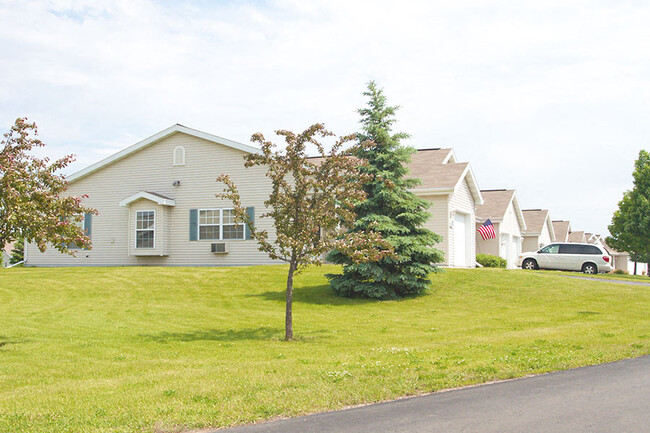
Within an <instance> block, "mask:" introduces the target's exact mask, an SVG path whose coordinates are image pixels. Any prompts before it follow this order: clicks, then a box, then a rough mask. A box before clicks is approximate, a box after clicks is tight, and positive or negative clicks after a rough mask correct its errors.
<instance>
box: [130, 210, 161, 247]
mask: <svg viewBox="0 0 650 433" xmlns="http://www.w3.org/2000/svg"><path fill="white" fill-rule="evenodd" d="M139 212H153V228H152V229H138V213H139ZM156 223H157V217H156V210H155V209H138V210H136V211H135V221H134V226H133V229H134V233H135V238H134V239H133V247H134V248H135V249H136V250H153V249H156V238H157V236H156ZM138 230H139V231H152V232H153V247H151V248H149V247H147V248H143V247H138Z"/></svg>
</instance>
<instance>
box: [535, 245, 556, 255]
mask: <svg viewBox="0 0 650 433" xmlns="http://www.w3.org/2000/svg"><path fill="white" fill-rule="evenodd" d="M559 248H560V246H559V245H558V244H553V245H548V246H545V247H544V248H542V249H541V250H539V252H540V253H543V254H557V252H558V249H559Z"/></svg>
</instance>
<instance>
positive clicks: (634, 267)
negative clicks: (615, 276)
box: [634, 260, 636, 275]
mask: <svg viewBox="0 0 650 433" xmlns="http://www.w3.org/2000/svg"><path fill="white" fill-rule="evenodd" d="M634 275H636V260H635V261H634Z"/></svg>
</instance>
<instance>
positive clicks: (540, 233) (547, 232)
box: [522, 209, 555, 252]
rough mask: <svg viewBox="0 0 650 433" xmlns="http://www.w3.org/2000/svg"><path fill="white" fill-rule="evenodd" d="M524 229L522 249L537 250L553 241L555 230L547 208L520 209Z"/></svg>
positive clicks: (525, 250)
mask: <svg viewBox="0 0 650 433" xmlns="http://www.w3.org/2000/svg"><path fill="white" fill-rule="evenodd" d="M522 214H523V215H524V221H526V230H524V231H523V238H524V241H523V251H524V252H527V251H537V250H539V249H540V248H542V247H543V246H545V245H548V244H550V243H551V242H555V231H554V230H553V222H552V221H551V217H550V216H549V212H548V210H543V209H524V210H523V211H522Z"/></svg>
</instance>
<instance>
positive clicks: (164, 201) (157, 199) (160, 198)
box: [120, 191, 176, 206]
mask: <svg viewBox="0 0 650 433" xmlns="http://www.w3.org/2000/svg"><path fill="white" fill-rule="evenodd" d="M140 199H146V200H150V201H152V202H154V203H158V204H159V205H161V206H176V201H174V199H171V198H169V197H165V196H164V195H161V194H158V193H155V192H149V191H140V192H139V193H137V194H133V195H132V196H130V197H127V198H125V199H124V200H122V201H121V202H120V206H128V205H130V204H131V203H133V202H136V201H138V200H140Z"/></svg>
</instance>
